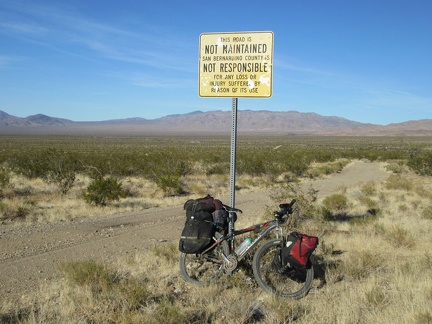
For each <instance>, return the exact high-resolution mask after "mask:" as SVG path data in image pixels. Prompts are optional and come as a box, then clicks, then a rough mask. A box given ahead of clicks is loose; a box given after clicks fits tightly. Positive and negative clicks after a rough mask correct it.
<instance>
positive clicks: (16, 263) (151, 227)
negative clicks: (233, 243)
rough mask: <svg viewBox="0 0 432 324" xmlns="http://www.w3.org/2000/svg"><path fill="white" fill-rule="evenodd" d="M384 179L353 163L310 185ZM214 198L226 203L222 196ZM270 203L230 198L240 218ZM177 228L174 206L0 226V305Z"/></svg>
mask: <svg viewBox="0 0 432 324" xmlns="http://www.w3.org/2000/svg"><path fill="white" fill-rule="evenodd" d="M387 176H388V173H387V172H386V171H384V169H383V166H382V164H380V163H366V162H361V161H356V162H354V163H352V164H350V165H349V166H347V167H346V168H345V169H344V170H343V171H342V172H341V173H338V174H335V175H332V176H331V177H329V178H327V179H321V180H316V181H311V182H310V185H312V186H313V188H315V189H316V190H319V191H318V195H319V197H323V196H325V195H328V194H330V193H332V192H334V191H336V190H337V189H338V187H340V186H346V187H349V186H353V185H357V184H359V183H361V182H367V181H371V180H374V181H380V180H383V179H385V178H386V177H387ZM308 185H309V184H308ZM220 198H221V199H222V200H223V201H226V202H229V198H228V197H220ZM271 203H272V202H271V200H270V199H269V197H268V194H267V193H266V192H265V191H264V190H263V191H259V192H253V193H247V194H241V193H239V194H236V207H238V208H241V209H242V210H243V211H244V213H245V214H246V215H252V216H258V215H261V214H262V213H263V211H264V209H265V207H266V206H267V205H271ZM183 224H184V212H183V210H182V206H175V207H166V208H152V209H147V210H143V211H142V212H138V213H134V214H118V215H112V216H107V217H103V218H98V219H85V220H76V221H70V222H61V223H56V224H34V225H31V226H25V227H18V226H14V225H5V224H3V225H0V292H1V294H0V302H1V301H3V300H11V299H14V298H20V296H22V295H25V294H26V293H29V292H31V291H34V290H35V289H37V287H38V285H39V284H40V283H41V282H44V281H49V280H52V279H55V278H57V277H58V276H59V271H58V265H59V264H60V263H61V262H64V261H67V260H89V259H94V260H100V261H105V262H111V261H115V260H116V259H118V258H120V257H123V256H127V255H133V254H134V253H135V252H136V251H140V250H143V249H145V248H148V247H149V246H152V245H154V244H156V243H160V242H175V243H177V242H178V238H179V235H180V232H181V230H182V228H183Z"/></svg>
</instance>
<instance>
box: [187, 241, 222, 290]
mask: <svg viewBox="0 0 432 324" xmlns="http://www.w3.org/2000/svg"><path fill="white" fill-rule="evenodd" d="M217 234H219V233H217ZM216 236H220V234H219V235H216ZM221 253H225V255H228V253H229V247H228V243H227V242H226V241H222V242H221V243H220V244H219V245H217V246H216V247H215V248H214V249H213V250H211V251H209V252H208V253H204V254H186V253H182V254H181V255H180V273H181V275H182V276H183V278H184V279H185V280H186V281H188V282H191V283H194V284H196V285H204V284H209V283H211V282H215V281H216V280H217V279H218V278H219V277H220V276H221V275H222V273H223V271H224V263H223V259H222V254H221Z"/></svg>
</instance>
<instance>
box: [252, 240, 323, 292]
mask: <svg viewBox="0 0 432 324" xmlns="http://www.w3.org/2000/svg"><path fill="white" fill-rule="evenodd" d="M281 242H282V241H281V240H280V239H276V240H271V241H268V242H266V243H265V244H263V245H261V246H260V247H259V248H258V250H257V251H256V253H255V255H254V258H253V261H252V268H253V273H254V276H255V280H256V281H257V282H258V284H259V286H260V287H261V288H263V289H264V290H265V291H268V292H271V293H273V294H276V295H277V296H280V297H284V298H292V299H299V298H302V297H303V296H305V295H306V294H307V293H308V291H309V290H310V288H311V286H312V281H313V278H314V270H313V266H312V264H311V263H310V262H309V264H308V265H307V266H306V267H305V268H302V269H294V268H284V267H282V265H281V260H280V255H281V254H280V252H281Z"/></svg>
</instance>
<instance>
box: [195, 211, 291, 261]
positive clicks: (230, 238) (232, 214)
mask: <svg viewBox="0 0 432 324" xmlns="http://www.w3.org/2000/svg"><path fill="white" fill-rule="evenodd" d="M236 211H240V212H241V210H239V209H231V208H229V209H228V214H229V217H228V219H229V223H228V234H226V235H224V236H222V237H220V238H214V240H215V242H214V243H213V244H212V245H211V246H210V247H208V248H207V249H206V250H205V251H203V252H202V253H203V254H204V253H206V252H207V251H210V250H211V249H213V248H214V247H215V246H217V245H218V244H220V243H221V242H222V241H227V242H228V244H229V247H230V255H233V254H235V252H234V251H235V237H236V236H237V235H243V234H246V233H249V232H255V233H260V234H259V235H258V237H257V238H256V239H255V240H254V241H253V242H252V244H251V245H250V246H248V247H247V249H246V250H245V251H244V252H243V253H242V254H241V255H237V254H235V256H236V258H237V261H240V260H242V259H243V258H244V257H245V256H246V255H247V254H248V253H249V251H250V250H251V249H252V248H254V247H255V246H256V245H257V244H259V242H260V241H261V240H262V239H263V238H264V237H266V236H267V235H268V234H269V233H270V232H271V231H273V230H276V238H279V237H282V235H283V229H282V227H281V226H280V225H281V224H283V223H285V222H286V219H285V220H283V219H282V218H281V217H280V216H281V215H279V214H277V215H275V217H276V219H275V220H272V221H267V222H264V223H260V224H256V225H253V226H250V227H246V228H243V229H240V230H235V225H234V223H235V220H236V217H237V215H236ZM261 232H262V233H261ZM225 257H226V256H225Z"/></svg>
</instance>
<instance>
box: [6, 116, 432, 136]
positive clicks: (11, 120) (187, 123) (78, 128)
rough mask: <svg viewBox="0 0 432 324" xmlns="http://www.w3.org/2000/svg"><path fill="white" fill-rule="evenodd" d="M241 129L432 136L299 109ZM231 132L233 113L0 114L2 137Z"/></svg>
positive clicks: (410, 126) (427, 122)
mask: <svg viewBox="0 0 432 324" xmlns="http://www.w3.org/2000/svg"><path fill="white" fill-rule="evenodd" d="M237 125H238V132H239V133H248V134H279V135H358V136H360V135H363V136H364V135H376V136H385V135H389V136H390V135H392V136H396V135H397V136H432V119H423V120H413V121H407V122H403V123H397V124H389V125H386V126H382V125H375V124H365V123H359V122H355V121H351V120H348V119H345V118H341V117H335V116H330V117H329V116H321V115H318V114H316V113H300V112H297V111H286V112H273V111H265V110H261V111H251V110H243V111H238V114H237ZM231 128H232V113H231V111H210V112H202V111H194V112H191V113H187V114H178V115H169V116H165V117H162V118H157V119H145V118H139V117H137V118H127V119H116V120H106V121H93V122H80V121H72V120H68V119H63V118H57V117H50V116H46V115H42V114H37V115H32V116H28V117H25V118H22V117H16V116H12V115H9V114H8V113H6V112H4V111H1V110H0V134H41V135H42V134H59V135H60V134H70V135H77V134H94V135H97V134H100V135H141V134H167V135H168V134H230V131H231Z"/></svg>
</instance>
